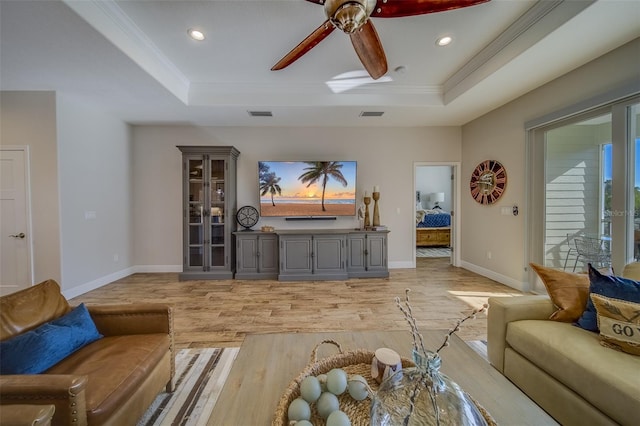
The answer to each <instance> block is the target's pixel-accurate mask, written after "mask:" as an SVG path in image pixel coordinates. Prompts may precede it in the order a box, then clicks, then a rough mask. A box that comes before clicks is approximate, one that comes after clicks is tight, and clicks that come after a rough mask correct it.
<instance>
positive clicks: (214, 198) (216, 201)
mask: <svg viewBox="0 0 640 426" xmlns="http://www.w3.org/2000/svg"><path fill="white" fill-rule="evenodd" d="M209 171H210V174H209V182H208V184H209V197H210V198H209V199H210V203H211V216H210V221H209V223H210V225H209V226H210V240H211V245H210V247H211V253H210V255H209V266H211V267H224V266H225V235H226V233H225V226H226V218H225V213H226V212H225V208H224V201H225V200H224V196H225V194H224V192H225V161H224V160H218V159H212V160H209Z"/></svg>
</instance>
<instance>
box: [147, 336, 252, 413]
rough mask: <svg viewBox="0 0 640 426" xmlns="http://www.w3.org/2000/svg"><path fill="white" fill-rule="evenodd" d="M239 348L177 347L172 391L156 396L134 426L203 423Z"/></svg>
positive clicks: (211, 408)
mask: <svg viewBox="0 0 640 426" xmlns="http://www.w3.org/2000/svg"><path fill="white" fill-rule="evenodd" d="M239 350H240V349H239V348H199V349H182V350H180V351H179V352H178V353H177V354H176V374H175V381H176V382H175V383H176V390H175V391H174V392H173V393H166V392H163V393H161V394H160V395H158V396H157V397H156V399H155V400H154V401H153V404H151V406H150V407H149V409H148V410H147V412H146V413H145V414H144V416H143V417H142V418H141V419H140V421H139V422H138V426H166V425H189V426H196V425H198V426H199V425H206V424H207V420H208V419H209V415H210V414H211V411H213V407H214V406H215V404H216V401H217V400H218V396H219V395H220V392H221V391H222V386H223V385H224V382H225V380H226V379H227V376H228V375H229V371H230V370H231V366H232V365H233V361H234V360H235V359H236V356H237V354H238V351H239Z"/></svg>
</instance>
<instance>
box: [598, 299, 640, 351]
mask: <svg viewBox="0 0 640 426" xmlns="http://www.w3.org/2000/svg"><path fill="white" fill-rule="evenodd" d="M591 301H592V302H593V304H594V305H595V307H596V311H597V312H598V328H599V329H600V344H601V345H602V346H606V347H608V348H613V349H617V350H619V351H623V352H627V353H630V354H633V355H640V303H634V302H628V301H626V300H620V299H614V298H611V297H606V296H601V295H599V294H595V293H594V294H592V295H591Z"/></svg>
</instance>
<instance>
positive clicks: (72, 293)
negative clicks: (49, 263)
mask: <svg viewBox="0 0 640 426" xmlns="http://www.w3.org/2000/svg"><path fill="white" fill-rule="evenodd" d="M146 272H156V273H158V272H182V265H138V266H131V267H129V268H126V269H123V270H121V271H118V272H114V273H112V274H109V275H105V276H104V277H101V278H98V279H96V280H93V281H90V282H88V283H86V284H81V285H78V286H75V287H73V288H69V289H66V290H62V294H63V295H64V297H66V298H67V299H73V298H74V297H78V296H81V295H83V294H85V293H88V292H90V291H91V290H96V289H98V288H100V287H103V286H105V285H107V284H110V283H112V282H114V281H117V280H119V279H122V278H125V277H128V276H129V275H131V274H137V273H146Z"/></svg>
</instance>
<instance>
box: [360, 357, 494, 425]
mask: <svg viewBox="0 0 640 426" xmlns="http://www.w3.org/2000/svg"><path fill="white" fill-rule="evenodd" d="M413 360H414V362H415V364H416V366H415V367H410V368H405V369H402V370H400V371H398V372H397V373H395V374H394V375H392V376H390V377H389V378H387V379H386V380H385V381H383V382H382V383H381V384H380V388H379V389H378V392H377V393H376V394H375V396H374V398H373V402H372V404H371V425H374V426H396V425H405V426H408V425H437V426H441V425H455V426H459V425H487V422H486V421H485V418H484V417H483V415H482V413H480V411H479V410H478V407H477V406H476V405H475V404H474V403H473V401H472V400H471V398H469V396H468V395H467V394H466V393H465V392H464V391H463V390H462V389H461V388H460V386H458V384H456V383H455V382H454V381H452V380H451V379H449V378H448V377H447V376H446V375H444V374H442V373H440V364H441V362H442V361H441V358H440V356H439V355H438V354H437V353H435V352H426V353H421V352H418V351H416V350H414V351H413Z"/></svg>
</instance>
